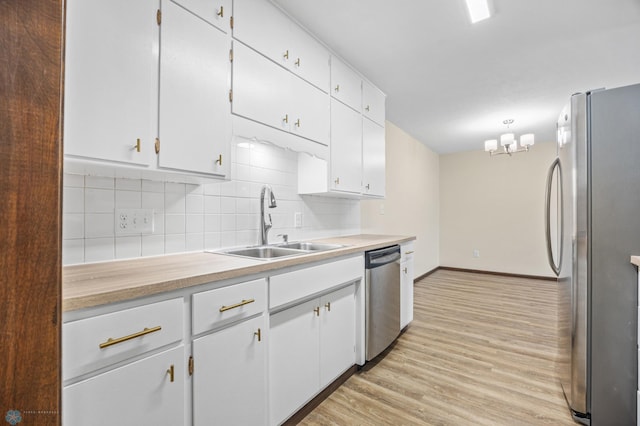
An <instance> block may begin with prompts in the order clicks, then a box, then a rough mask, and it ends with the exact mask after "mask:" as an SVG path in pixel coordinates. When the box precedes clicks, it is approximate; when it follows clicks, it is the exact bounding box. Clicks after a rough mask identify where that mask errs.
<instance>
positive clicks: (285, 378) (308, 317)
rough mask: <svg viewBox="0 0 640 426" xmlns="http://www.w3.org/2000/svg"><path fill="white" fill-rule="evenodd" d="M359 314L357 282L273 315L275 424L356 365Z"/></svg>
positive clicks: (271, 347) (271, 393) (271, 378)
mask: <svg viewBox="0 0 640 426" xmlns="http://www.w3.org/2000/svg"><path fill="white" fill-rule="evenodd" d="M355 316H356V309H355V284H351V285H349V286H347V287H344V288H342V289H339V290H336V291H333V292H331V293H328V294H326V295H324V296H321V297H318V298H315V299H312V300H309V301H307V302H304V303H301V304H299V305H296V306H293V307H291V308H288V309H285V310H283V311H281V312H278V313H276V314H273V315H271V319H270V330H269V400H270V417H271V424H280V423H282V422H283V421H284V420H286V419H287V418H288V417H290V416H291V415H292V414H294V413H295V412H296V411H297V410H299V409H300V408H301V407H302V406H304V404H306V403H307V402H308V401H309V400H310V399H311V398H313V397H314V396H315V395H316V394H317V393H318V392H320V391H321V390H322V389H323V388H324V387H325V386H326V385H328V384H330V383H331V382H332V381H333V380H334V379H335V378H337V377H338V376H339V375H340V374H342V373H343V372H344V371H346V370H347V369H348V368H350V367H351V366H353V365H354V364H355Z"/></svg>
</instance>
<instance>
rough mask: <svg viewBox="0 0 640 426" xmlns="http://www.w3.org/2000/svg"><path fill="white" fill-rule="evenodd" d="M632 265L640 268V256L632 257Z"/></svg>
mask: <svg viewBox="0 0 640 426" xmlns="http://www.w3.org/2000/svg"><path fill="white" fill-rule="evenodd" d="M631 263H633V264H634V265H636V266H638V267H640V256H631Z"/></svg>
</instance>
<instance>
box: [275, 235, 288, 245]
mask: <svg viewBox="0 0 640 426" xmlns="http://www.w3.org/2000/svg"><path fill="white" fill-rule="evenodd" d="M276 236H277V237H282V241H284V242H285V243H288V242H289V235H288V234H278V235H276Z"/></svg>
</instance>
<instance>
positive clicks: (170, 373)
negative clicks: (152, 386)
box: [167, 364, 174, 383]
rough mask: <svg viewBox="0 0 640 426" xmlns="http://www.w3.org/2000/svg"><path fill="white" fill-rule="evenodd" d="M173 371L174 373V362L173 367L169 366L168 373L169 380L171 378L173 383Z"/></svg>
mask: <svg viewBox="0 0 640 426" xmlns="http://www.w3.org/2000/svg"><path fill="white" fill-rule="evenodd" d="M173 373H174V367H173V364H171V367H169V369H168V370H167V374H168V375H169V380H171V383H173V379H174V376H173Z"/></svg>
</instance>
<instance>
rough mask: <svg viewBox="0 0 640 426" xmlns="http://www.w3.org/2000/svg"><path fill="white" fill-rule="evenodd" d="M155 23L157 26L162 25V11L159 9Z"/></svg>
mask: <svg viewBox="0 0 640 426" xmlns="http://www.w3.org/2000/svg"><path fill="white" fill-rule="evenodd" d="M156 22H157V23H158V25H160V24H161V23H162V11H161V10H160V9H158V11H157V12H156Z"/></svg>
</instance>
